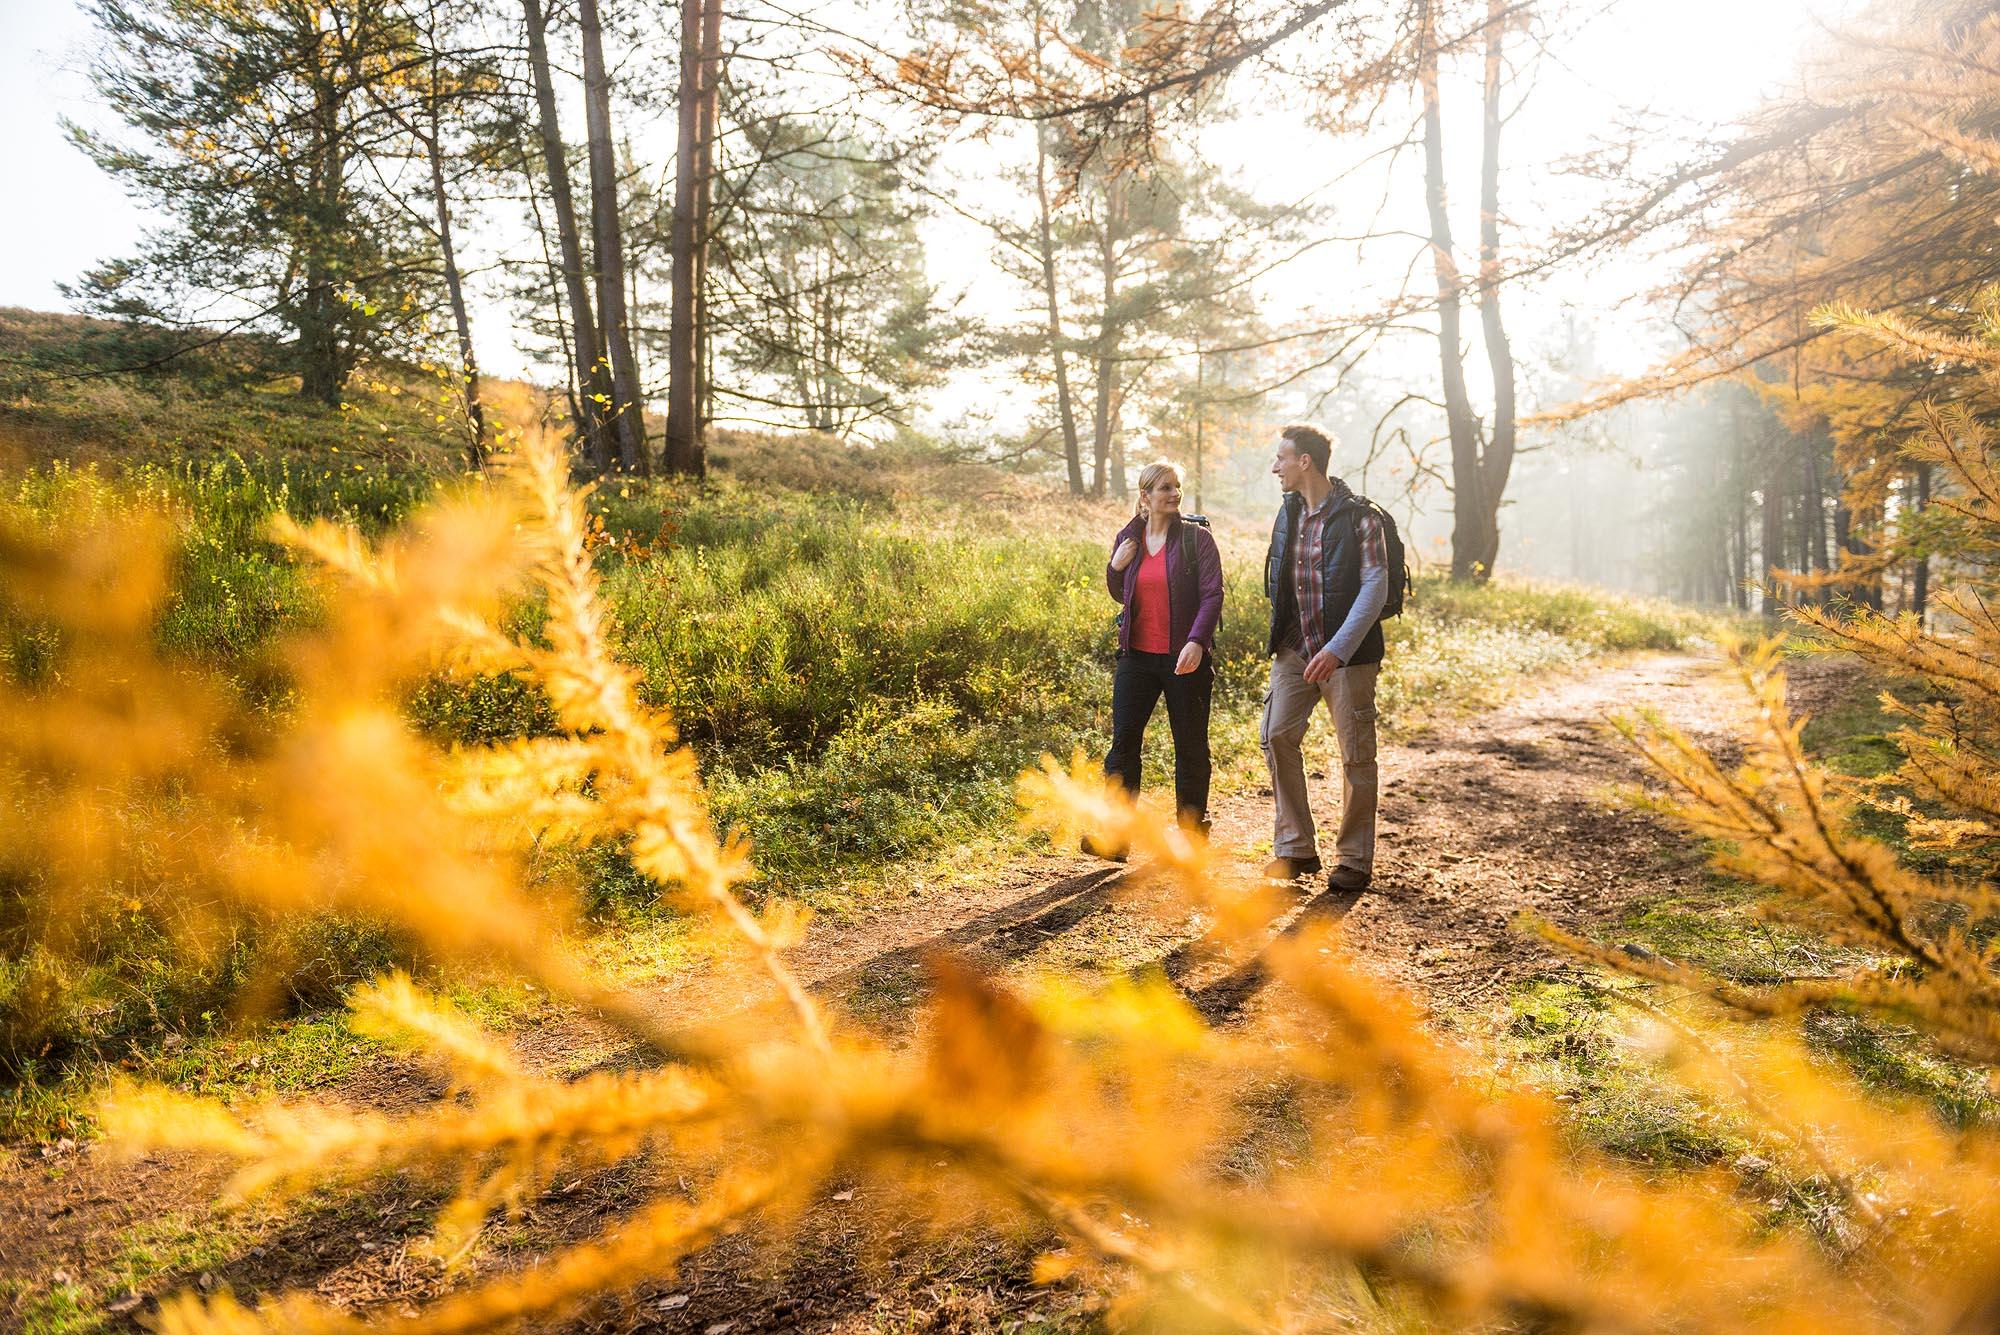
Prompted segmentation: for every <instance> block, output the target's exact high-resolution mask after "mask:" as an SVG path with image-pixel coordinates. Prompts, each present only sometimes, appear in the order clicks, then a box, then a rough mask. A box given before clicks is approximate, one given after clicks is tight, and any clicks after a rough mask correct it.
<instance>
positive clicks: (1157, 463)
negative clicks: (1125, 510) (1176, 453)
mask: <svg viewBox="0 0 2000 1335" xmlns="http://www.w3.org/2000/svg"><path fill="white" fill-rule="evenodd" d="M1169 473H1172V474H1173V475H1174V481H1176V482H1179V481H1181V466H1180V465H1179V464H1170V463H1168V462H1167V461H1166V460H1165V459H1156V460H1154V461H1153V462H1152V463H1149V464H1147V465H1146V466H1145V467H1144V468H1142V469H1140V470H1139V499H1138V501H1137V502H1136V503H1135V504H1134V505H1133V506H1132V513H1133V514H1134V515H1142V514H1145V513H1146V493H1147V492H1149V491H1151V490H1152V489H1153V488H1154V487H1156V486H1158V485H1159V482H1160V479H1161V478H1163V477H1165V476H1166V475H1167V474H1169Z"/></svg>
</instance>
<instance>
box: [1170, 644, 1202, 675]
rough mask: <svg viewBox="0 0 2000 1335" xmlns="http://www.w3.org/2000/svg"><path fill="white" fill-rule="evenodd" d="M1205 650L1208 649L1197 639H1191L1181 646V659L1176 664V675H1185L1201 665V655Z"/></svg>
mask: <svg viewBox="0 0 2000 1335" xmlns="http://www.w3.org/2000/svg"><path fill="white" fill-rule="evenodd" d="M1204 652H1206V651H1205V650H1203V649H1202V647H1201V644H1200V642H1199V641H1196V640H1189V641H1188V642H1187V643H1186V644H1185V645H1183V646H1181V656H1180V659H1179V661H1177V662H1176V663H1175V664H1174V675H1175V676H1177V677H1185V676H1186V675H1187V674H1188V673H1190V672H1192V671H1194V670H1195V669H1196V668H1198V667H1200V666H1201V657H1202V654H1203V653H1204Z"/></svg>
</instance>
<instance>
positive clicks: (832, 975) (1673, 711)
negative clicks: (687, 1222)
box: [796, 655, 1818, 1018]
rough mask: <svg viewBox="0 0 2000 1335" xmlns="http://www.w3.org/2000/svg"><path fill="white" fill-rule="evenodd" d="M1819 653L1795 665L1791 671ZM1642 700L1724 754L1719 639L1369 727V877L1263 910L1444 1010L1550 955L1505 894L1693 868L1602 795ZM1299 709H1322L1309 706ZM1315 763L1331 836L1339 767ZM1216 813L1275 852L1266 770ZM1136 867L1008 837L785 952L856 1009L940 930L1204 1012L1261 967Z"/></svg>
mask: <svg viewBox="0 0 2000 1335" xmlns="http://www.w3.org/2000/svg"><path fill="white" fill-rule="evenodd" d="M1808 666H1809V667H1811V666H1813V665H1808ZM1817 675H1818V674H1815V673H1813V672H1811V671H1808V672H1806V673H1803V674H1797V673H1795V676H1799V677H1800V681H1799V682H1797V683H1795V693H1796V692H1797V691H1798V689H1799V688H1800V687H1801V686H1805V685H1807V684H1809V683H1810V682H1812V681H1814V680H1816V679H1817ZM1639 708H1651V709H1654V710H1657V711H1658V712H1659V713H1660V714H1661V715H1662V716H1664V717H1665V718H1666V719H1668V720H1669V721H1671V722H1673V723H1674V724H1676V725H1677V726H1679V727H1680V728H1682V729H1684V730H1685V731H1687V732H1688V733H1689V734H1690V735H1691V736H1692V737H1694V738H1695V739H1696V740H1697V741H1699V742H1701V743H1702V744H1703V745H1705V746H1708V747H1710V748H1712V749H1715V750H1717V751H1719V752H1722V753H1724V754H1733V753H1734V751H1735V749H1736V747H1737V738H1738V736H1739V734H1740V724H1741V723H1742V721H1743V719H1744V717H1745V711H1746V710H1747V708H1748V702H1747V699H1746V698H1745V697H1744V696H1743V694H1742V692H1741V690H1740V688H1739V687H1737V686H1736V685H1735V683H1734V682H1733V681H1732V680H1731V679H1730V678H1729V677H1728V675H1727V674H1726V673H1725V672H1724V671H1723V669H1722V666H1721V664H1720V662H1719V660H1717V659H1714V658H1706V657H1692V656H1686V655H1673V656H1667V655H1648V656H1644V657H1636V658H1631V659H1627V660H1624V661H1618V662H1614V663H1611V664H1609V665H1597V666H1595V667H1592V668H1586V669H1582V670H1579V671H1576V672H1573V673H1566V674H1563V675H1561V676H1559V677H1556V678H1552V679H1548V680H1545V681H1543V682H1540V683H1537V684H1536V685H1535V686H1533V687H1531V688H1529V689H1528V690H1527V691H1526V692H1524V693H1523V694H1522V695H1520V696H1519V697H1517V698H1516V699H1515V700H1513V701H1512V702H1510V703H1508V704H1506V705H1503V706H1501V707H1499V708H1497V709H1494V710H1490V711H1487V712H1485V713H1481V714H1477V715H1473V716H1470V717H1467V718H1464V719H1461V720H1455V721H1451V722H1447V723H1443V724H1440V725H1437V726H1434V727H1431V728H1428V729H1426V730H1424V731H1423V732H1422V733H1420V734H1418V735H1416V736H1414V737H1411V738H1409V739H1407V740H1405V741H1402V742H1401V743H1399V744H1396V745H1385V746H1383V747H1382V748H1381V750H1380V754H1379V760H1380V765H1381V817H1380V829H1379V838H1378V849H1377V865H1376V874H1375V882H1374V885H1373V886H1372V887H1371V888H1370V889H1369V890H1368V891H1366V892H1364V893H1361V894H1340V893H1333V892H1328V891H1327V890H1326V889H1325V881H1324V877H1322V876H1314V877H1310V878H1306V879H1304V880H1302V881H1300V882H1299V887H1298V889H1299V894H1298V899H1297V903H1296V905H1295V906H1294V908H1293V910H1292V916H1291V917H1290V918H1289V919H1288V920H1287V922H1286V923H1284V924H1279V925H1278V927H1279V929H1280V930H1282V929H1283V928H1284V927H1287V926H1290V925H1291V924H1292V923H1295V922H1296V921H1298V919H1299V918H1301V917H1303V916H1305V915H1312V914H1323V915H1328V916H1334V917H1338V918H1339V919H1340V920H1341V922H1342V937H1343V940H1344V942H1345V944H1346V947H1347V949H1348V950H1349V951H1350V952H1351V954H1352V955H1353V956H1354V957H1355V959H1356V961H1357V962H1358V963H1359V964H1360V965H1361V966H1362V967H1364V968H1367V969H1369V970H1370V971H1372V972H1376V973H1378V974H1381V975H1384V976H1386V977H1389V978H1391V979H1394V980H1395V981H1396V982H1398V983H1400V984H1402V985H1404V986H1406V987H1409V988H1411V989H1412V990H1414V991H1415V992H1417V993H1418V994H1419V995H1421V996H1423V997H1425V998H1426V999H1428V1000H1429V1001H1431V1002H1432V1003H1433V1004H1434V1005H1435V1006H1437V1007H1438V1008H1439V1009H1441V1010H1444V1011H1454V1010H1458V1009H1460V1008H1462V1007H1465V1006H1467V1005H1470V1004H1473V1003H1476V1002H1479V1001H1480V1000H1481V999H1483V998H1485V997H1487V996H1488V995H1489V994H1493V993H1495V992H1497V991H1503V990H1504V987H1505V985H1506V984H1507V983H1508V982H1509V981H1511V980H1513V979H1515V978H1518V977H1521V976H1525V975H1528V974H1532V973H1535V972H1537V971H1541V970H1545V969H1547V968H1550V967H1553V966H1556V965H1558V964H1559V963H1560V960H1559V958H1558V957H1557V956H1556V955H1555V954H1554V953H1553V952H1552V951H1551V950H1550V949H1549V948H1548V947H1546V946H1545V945H1543V944H1542V943H1541V942H1540V941H1539V940H1538V939H1536V938H1533V937H1531V936H1528V935H1526V934H1525V933H1523V932H1522V931H1521V930H1520V929H1519V928H1518V927H1517V926H1515V925H1514V924H1515V920H1516V919H1517V918H1518V917H1519V916H1520V915H1522V914H1524V913H1532V914H1534V915H1536V916H1539V917H1542V918H1545V919H1547V920H1549V921H1551V922H1554V923H1557V924H1559V925H1561V926H1565V927H1573V928H1574V927H1586V926H1589V925H1590V924H1593V923H1603V922H1608V921H1613V920H1615V919H1617V918H1618V917H1619V916H1620V915H1621V913H1623V911H1624V910H1625V909H1626V908H1627V907H1628V906H1630V905H1631V904H1633V903H1634V902H1635V901H1637V900H1640V899H1643V898H1646V897H1648V896H1652V895H1656V894H1659V893H1662V892H1664V891H1668V890H1671V889H1672V888H1673V887H1675V886H1677V885H1683V884H1692V883H1693V882H1694V881H1696V880H1697V879H1698V878H1699V877H1700V875H1701V874H1702V873H1701V858H1700V855H1699V853H1698V851H1697V850H1695V849H1694V848H1693V847H1692V846H1691V845H1690V844H1689V843H1688V841H1686V840H1683V839H1680V838H1677V837H1675V836H1674V835H1672V834H1671V833H1670V832H1669V831H1668V830H1667V829H1666V828H1665V827H1664V826H1663V825H1662V823H1661V822H1660V821H1659V820H1658V819H1656V818H1654V817H1652V816H1650V815H1648V814H1646V813H1644V812H1641V811H1637V810H1635V809H1633V808H1631V807H1630V806H1629V805H1628V804H1626V803H1624V802H1623V801H1621V800H1619V798H1618V797H1617V790H1618V789H1619V788H1621V787H1626V786H1629V785H1632V784H1634V783H1639V782H1643V781H1644V780H1645V779H1646V778H1647V773H1646V766H1645V764H1644V762H1643V761H1642V760H1641V759H1640V758H1639V756H1638V755H1637V754H1636V753H1635V752H1633V751H1632V750H1631V749H1630V748H1629V747H1628V746H1626V745H1625V744H1624V743H1623V742H1622V741H1621V740H1620V739H1619V738H1617V737H1616V736H1615V735H1613V734H1612V733H1611V732H1610V730H1609V729H1608V727H1607V726H1606V720H1607V719H1608V718H1609V717H1610V716H1612V715H1616V714H1619V713H1623V712H1629V711H1633V710H1636V709H1639ZM1158 722H1159V725H1160V726H1162V727H1164V720H1160V721H1158ZM1313 727H1314V728H1315V730H1330V728H1331V723H1330V721H1329V720H1328V719H1327V718H1326V716H1325V715H1324V713H1323V712H1322V713H1321V714H1317V715H1315V717H1314V723H1313ZM1309 778H1310V780H1311V783H1312V788H1313V797H1314V807H1315V814H1316V816H1317V817H1318V820H1319V823H1320V827H1321V832H1322V835H1323V836H1327V835H1329V834H1330V827H1331V823H1332V820H1333V819H1335V818H1337V816H1338V811H1339V779H1338V776H1337V775H1333V776H1328V775H1326V774H1324V773H1314V772H1311V771H1309ZM1213 816H1214V827H1215V828H1214V839H1215V841H1216V842H1217V844H1218V845H1220V846H1221V847H1223V848H1225V849H1228V850H1231V856H1232V857H1233V859H1234V860H1235V861H1236V862H1237V863H1238V864H1239V865H1240V866H1241V868H1242V870H1243V871H1244V872H1245V873H1246V874H1248V873H1253V872H1254V871H1255V870H1256V869H1257V868H1258V867H1260V866H1261V865H1262V863H1263V862H1264V861H1265V860H1266V858H1267V857H1268V853H1269V847H1270V838H1271V807H1270V794H1269V790H1268V788H1260V789H1256V790H1253V791H1249V792H1243V793H1238V794H1235V795H1232V796H1230V797H1228V798H1226V799H1225V800H1223V801H1222V802H1220V803H1219V804H1218V805H1217V806H1216V808H1215V810H1214V812H1213ZM1322 851H1323V852H1326V851H1330V839H1328V840H1327V842H1326V845H1325V846H1323V849H1322ZM1137 870H1138V869H1132V868H1126V867H1122V866H1118V865H1115V864H1107V863H1104V862H1100V861H1098V860H1096V859H1093V858H1089V857H1085V856H1082V855H1080V854H1058V853H1050V854H1045V855H1042V856H1038V857H1029V858H1023V859H1020V860H1018V861H1016V862H1015V863H1013V864H1011V866H1009V867H1008V868H1007V870H1006V872H1005V873H1004V874H1003V875H1000V876H997V877H995V878H993V879H991V880H990V881H987V882H985V883H975V884H971V885H966V886H960V887H957V888H952V889H948V890H944V891H940V892H936V893H930V892H927V893H925V894H924V895H923V896H922V897H921V899H911V900H904V901H897V902H893V903H891V904H887V905H884V906H883V907H881V908H879V909H870V910H865V911H863V912H862V913H860V914H858V915H856V916H855V917H854V918H853V919H852V920H850V921H847V922H822V923H818V924H815V929H814V931H813V933H812V936H811V938H810V939H809V940H808V943H807V944H806V945H805V946H804V947H803V948H802V949H801V951H800V952H799V955H798V957H797V960H796V963H797V964H798V967H799V968H800V969H801V971H802V972H803V973H804V974H805V975H806V976H807V978H808V979H810V980H811V982H812V983H813V985H814V986H815V987H816V988H817V989H818V990H820V991H821V992H822V993H825V994H828V995H830V996H832V997H835V998H843V997H844V998H846V999H848V1000H849V1001H850V1002H851V1003H852V1004H854V1005H855V1006H856V1007H857V1009H859V1010H860V1011H861V1012H862V1014H864V1015H870V1014H873V1013H877V1012H878V1011H879V1010H881V1009H882V1007H881V1004H880V1003H881V1002H882V1001H893V1002H895V1003H898V1004H902V1003H907V1001H909V1000H912V999H914V996H915V994H916V993H917V992H919V991H920V989H921V973H922V961H923V958H924V956H925V954H926V953H927V952H929V951H931V950H936V949H947V950H953V951H957V952H960V953H963V954H966V955H969V956H972V957H974V958H978V959H983V960H984V961H986V962H987V963H989V964H992V965H997V966H999V967H1001V968H1002V969H1033V970H1043V969H1059V968H1077V967H1082V968H1089V969H1116V968H1130V967H1134V966H1143V965H1146V964H1158V965H1160V966H1162V967H1164V968H1165V969H1166V971H1167V973H1168V974H1169V976H1170V977H1173V978H1174V979H1175V981H1176V982H1177V983H1179V984H1180V985H1181V986H1182V987H1183V989H1184V990H1186V991H1187V992H1188V994H1189V995H1190V997H1191V998H1192V999H1193V1000H1194V1001H1195V1003H1196V1004H1197V1005H1198V1006H1199V1007H1200V1008H1201V1009H1203V1010H1204V1011H1205V1012H1206V1013H1208V1014H1209V1015H1210V1017H1211V1018H1220V1017H1221V1016H1223V1015H1225V1014H1226V1013H1228V1012H1229V1011H1230V1010H1231V1009H1233V1008H1234V1007H1235V1006H1236V1005H1238V1004H1240V1002H1241V1001H1242V1000H1244V998H1245V995H1246V993H1247V992H1248V991H1249V990H1251V988H1252V987H1254V982H1255V980H1254V979H1253V978H1246V977H1242V976H1233V975H1232V976H1224V977H1221V978H1208V977H1204V976H1203V972H1202V970H1201V968H1200V967H1199V964H1198V961H1197V958H1196V957H1197V955H1198V952H1197V951H1194V950H1192V949H1191V946H1192V943H1193V936H1194V934H1193V932H1192V930H1191V929H1184V930H1179V931H1177V930H1175V929H1174V928H1172V927H1171V926H1168V925H1163V924H1161V923H1159V922H1158V921H1157V920H1156V918H1155V917H1154V915H1152V914H1151V913H1150V912H1149V911H1147V910H1146V909H1145V908H1143V907H1142V906H1139V905H1136V904H1128V903H1124V902H1122V901H1121V897H1120V895H1119V893H1118V892H1119V889H1120V886H1121V885H1122V884H1123V883H1124V881H1125V880H1126V878H1127V877H1128V876H1132V875H1134V874H1135V872H1136V871H1137Z"/></svg>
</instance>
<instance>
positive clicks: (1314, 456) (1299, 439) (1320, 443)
mask: <svg viewBox="0 0 2000 1335" xmlns="http://www.w3.org/2000/svg"><path fill="white" fill-rule="evenodd" d="M1278 434H1279V435H1280V436H1282V437H1284V438H1285V439H1286V440H1289V441H1290V442H1292V448H1293V449H1295V450H1297V451H1298V452H1299V453H1300V454H1303V455H1304V456H1305V457H1306V458H1308V459H1310V460H1312V461H1313V467H1314V468H1317V469H1319V471H1320V472H1322V473H1324V472H1326V471H1327V469H1328V468H1329V467H1331V466H1332V464H1333V442H1332V441H1330V440H1328V439H1327V438H1326V432H1324V431H1321V430H1320V429H1319V428H1318V427H1316V426H1311V425H1309V424H1307V423H1305V422H1294V423H1293V424H1292V425H1290V426H1288V427H1284V428H1282V429H1280V430H1279V432H1278Z"/></svg>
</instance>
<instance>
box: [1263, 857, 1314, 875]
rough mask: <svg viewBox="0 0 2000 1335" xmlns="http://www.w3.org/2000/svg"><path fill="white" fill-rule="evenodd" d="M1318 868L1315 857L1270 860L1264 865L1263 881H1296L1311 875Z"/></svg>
mask: <svg viewBox="0 0 2000 1335" xmlns="http://www.w3.org/2000/svg"><path fill="white" fill-rule="evenodd" d="M1319 867H1320V862H1319V859H1318V858H1316V857H1306V858H1272V859H1271V860H1270V861H1269V862H1267V863H1265V864H1264V879H1265V880H1267V881H1296V880H1298V879H1299V877H1301V876H1310V875H1312V874H1313V873H1314V872H1316V871H1318V870H1319Z"/></svg>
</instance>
